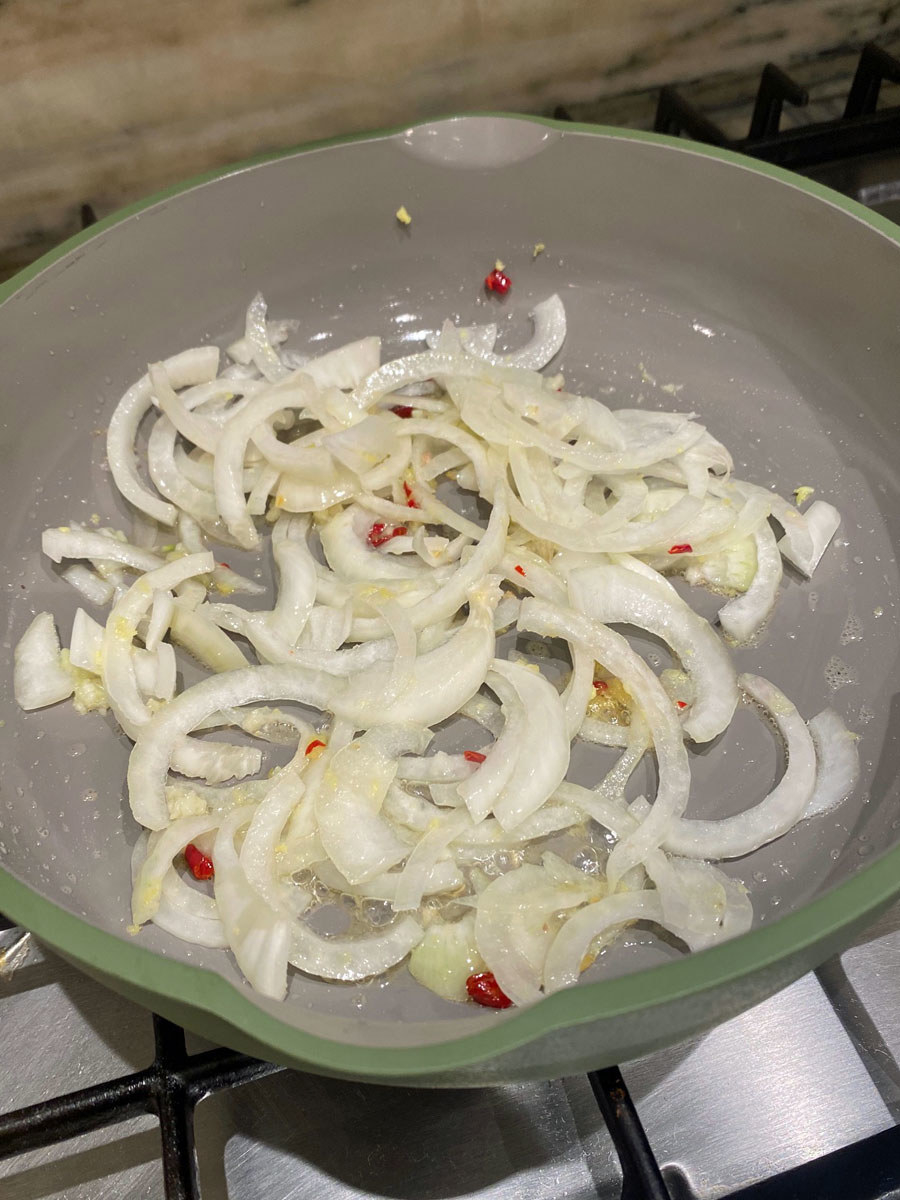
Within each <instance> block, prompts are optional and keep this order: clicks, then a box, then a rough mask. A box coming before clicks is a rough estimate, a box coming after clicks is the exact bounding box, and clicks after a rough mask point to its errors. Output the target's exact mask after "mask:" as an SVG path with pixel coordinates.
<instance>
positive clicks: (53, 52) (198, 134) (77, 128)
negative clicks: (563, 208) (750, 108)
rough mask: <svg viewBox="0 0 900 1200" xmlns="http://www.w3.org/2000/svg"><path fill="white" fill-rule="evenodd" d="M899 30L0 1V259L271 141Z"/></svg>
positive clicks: (785, 2) (853, 22)
mask: <svg viewBox="0 0 900 1200" xmlns="http://www.w3.org/2000/svg"><path fill="white" fill-rule="evenodd" d="M898 34H900V4H896V3H887V2H886V0H883V2H882V3H880V4H879V3H868V2H865V0H843V2H842V0H833V2H832V3H827V4H826V3H823V2H822V0H746V2H744V3H726V2H723V0H694V2H692V3H688V2H685V0H418V2H416V0H305V2H304V0H300V2H297V0H156V2H155V3H149V2H148V0H132V2H131V3H126V2H124V0H6V3H4V4H2V6H0V54H2V63H3V67H2V71H0V265H5V266H6V268H7V270H9V269H10V268H11V267H13V266H16V265H20V264H21V263H23V262H25V261H28V259H29V258H30V257H33V256H34V255H35V254H36V253H38V252H40V251H41V250H43V249H45V248H47V247H48V246H49V245H52V244H53V243H54V242H56V241H58V240H59V239H60V238H62V237H64V236H67V235H68V234H69V233H71V232H73V231H74V230H75V229H76V228H77V224H78V210H79V206H80V204H81V203H82V202H83V201H88V202H90V203H91V204H93V205H94V206H95V208H96V209H97V210H98V211H99V212H101V213H105V212H108V211H110V210H112V209H113V208H115V207H117V206H118V205H120V204H123V203H125V202H127V201H128V200H131V199H134V198H136V197H138V196H141V195H143V194H145V193H147V192H150V191H153V190H154V189H156V188H159V187H162V186H164V185H166V184H168V183H171V182H174V181H176V180H178V179H181V178H184V177H186V176H190V175H194V174H197V173H198V172H201V171H204V170H207V169H209V168H210V167H214V166H217V165H219V164H223V163H228V162H230V161H233V160H235V159H240V158H242V157H246V156H249V155H252V154H256V153H259V152H261V151H264V150H267V149H272V148H277V147H282V146H289V145H293V144H296V143H299V142H303V141H306V140H309V139H314V138H322V137H327V136H330V135H333V134H337V133H345V132H350V131H353V130H359V129H372V128H378V127H380V126H387V125H394V124H403V123H406V122H411V121H414V120H417V119H421V118H422V117H426V116H429V115H433V114H437V113H445V112H452V111H460V110H467V109H478V108H480V109H490V108H500V109H507V110H517V111H530V112H549V111H551V110H552V108H553V106H554V105H555V104H557V103H561V102H569V103H578V102H582V103H583V102H585V101H588V100H595V99H598V98H604V97H615V96H624V95H626V94H628V93H634V94H635V95H636V96H637V95H639V94H640V93H642V92H646V90H647V89H652V88H655V87H658V86H660V85H661V84H664V83H670V82H682V81H688V80H692V79H697V78H702V77H707V76H714V75H718V74H720V73H732V74H734V75H735V76H736V77H737V76H740V74H741V73H742V72H749V71H751V70H756V69H757V68H758V67H759V66H761V65H762V64H763V63H764V62H766V61H767V60H769V59H774V60H775V61H777V62H779V63H780V64H781V65H784V66H787V65H790V64H791V63H792V62H807V63H809V62H810V60H816V59H818V58H820V59H821V61H822V62H823V71H825V66H824V64H827V63H828V62H829V61H830V58H829V56H833V55H835V54H836V53H837V52H839V51H842V50H843V51H846V50H847V49H850V48H854V47H857V46H859V45H860V44H862V42H864V41H866V40H867V39H869V38H872V37H875V38H878V39H879V40H881V41H885V42H889V41H891V40H892V39H894V38H896V37H897V36H898ZM826 73H827V72H826ZM807 75H809V70H808V69H807ZM646 110H647V103H646V100H644V101H643V103H640V104H639V103H636V104H635V106H634V108H633V110H632V109H631V107H630V106H629V104H628V103H627V102H623V103H621V104H619V105H617V106H616V109H615V112H616V114H617V119H619V120H621V121H623V122H629V121H631V122H634V123H640V122H642V121H645V120H646Z"/></svg>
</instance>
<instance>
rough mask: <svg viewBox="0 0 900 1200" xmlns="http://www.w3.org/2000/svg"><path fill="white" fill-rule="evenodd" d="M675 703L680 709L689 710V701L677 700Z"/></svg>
mask: <svg viewBox="0 0 900 1200" xmlns="http://www.w3.org/2000/svg"><path fill="white" fill-rule="evenodd" d="M675 703H676V704H677V705H678V707H679V708H687V701H685V700H676V701H675Z"/></svg>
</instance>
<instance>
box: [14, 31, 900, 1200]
mask: <svg viewBox="0 0 900 1200" xmlns="http://www.w3.org/2000/svg"><path fill="white" fill-rule="evenodd" d="M885 79H886V80H890V81H892V82H900V63H898V62H896V60H894V59H892V58H890V57H889V56H887V55H886V54H885V53H884V52H883V51H880V50H878V49H877V48H876V47H867V48H866V50H865V51H864V52H863V55H862V57H861V60H860V64H859V69H858V70H857V74H856V78H855V80H854V82H853V85H852V87H851V89H850V94H849V96H848V100H847V106H846V110H845V113H844V115H843V117H842V118H840V119H838V120H833V121H828V122H822V123H818V124H809V123H807V124H802V123H801V124H795V125H794V126H793V128H790V129H786V130H784V131H780V128H779V126H780V122H781V109H782V105H783V103H785V102H787V103H789V104H791V105H795V106H796V105H803V104H804V103H805V101H806V93H805V91H804V89H803V88H800V87H798V86H797V85H796V84H795V83H794V82H793V81H792V80H791V79H790V78H789V77H788V76H787V75H785V74H784V72H782V71H780V70H779V69H778V68H777V67H775V66H769V67H767V68H766V70H765V72H764V74H763V78H762V81H761V84H760V90H759V95H758V98H757V103H756V106H755V108H754V111H753V115H752V117H751V121H750V128H749V131H748V135H747V137H745V138H741V139H729V138H727V137H726V136H725V134H724V133H723V132H722V131H721V129H720V128H719V127H718V126H717V125H716V124H714V123H713V122H712V121H711V120H710V119H709V118H708V117H706V116H704V115H703V114H702V113H700V112H698V111H697V110H696V109H695V108H693V107H692V106H691V105H690V104H689V103H687V102H686V101H685V100H684V99H683V98H682V97H681V96H680V95H679V94H678V93H677V92H674V91H673V90H672V89H664V91H663V93H662V95H661V97H660V106H659V110H658V113H657V121H656V125H657V128H658V129H660V130H662V131H664V132H669V133H685V134H687V135H689V136H691V137H693V138H696V139H698V140H701V141H708V142H713V143H716V144H719V145H723V144H729V145H733V146H734V147H735V148H736V149H740V150H743V151H744V152H746V153H750V154H754V155H756V156H758V157H760V158H764V159H766V160H767V161H772V162H778V163H780V164H782V165H785V166H788V167H790V168H792V169H794V170H801V171H803V173H805V174H808V175H811V176H813V177H815V178H817V179H819V180H820V181H822V182H824V183H828V184H829V185H830V186H832V187H836V188H838V189H839V190H841V191H844V192H846V193H847V194H848V195H852V196H854V197H855V198H856V199H858V200H860V201H861V202H862V203H864V204H868V205H870V206H871V207H873V208H875V209H877V210H878V211H880V212H882V213H883V214H884V215H886V216H888V217H891V218H892V219H896V220H900V108H897V109H887V110H885V109H881V110H879V109H878V107H877V100H878V92H879V87H880V83H881V81H882V80H885ZM557 115H559V116H561V117H565V115H566V114H565V113H564V112H558V114H557ZM83 220H84V223H85V224H89V223H91V221H92V220H93V213H92V211H91V209H90V208H89V206H87V205H85V206H84V209H83ZM898 965H900V905H898V906H896V907H894V908H893V909H891V910H890V911H889V912H887V913H886V914H885V915H884V916H883V917H882V918H881V920H880V921H879V922H878V923H877V924H875V925H874V926H873V927H872V928H871V929H870V930H869V931H868V932H867V933H866V934H865V935H864V936H863V937H862V938H861V939H860V940H859V941H858V942H857V943H856V945H854V946H853V947H852V948H851V949H849V950H847V951H846V952H845V953H844V954H843V955H841V956H840V958H835V959H832V960H831V961H829V962H828V963H826V964H825V965H824V966H823V967H821V968H820V969H819V970H818V971H816V972H815V973H813V974H810V975H807V976H806V977H805V978H803V979H801V980H799V981H798V982H797V983H795V984H794V985H793V986H792V987H790V988H788V989H786V990H785V991H783V992H781V993H779V994H778V995H776V996H774V997H772V998H771V999H769V1000H767V1001H766V1002H765V1003H763V1004H761V1005H759V1006H757V1007H756V1008H754V1009H752V1010H750V1011H749V1012H747V1013H745V1014H743V1015H742V1016H739V1017H737V1018H735V1019H734V1020H732V1021H729V1022H727V1023H726V1024H724V1025H721V1026H719V1027H718V1028H716V1029H714V1030H712V1031H711V1032H710V1033H707V1034H705V1035H703V1036H701V1037H699V1038H696V1039H694V1040H692V1041H690V1042H686V1043H684V1044H682V1045H679V1046H675V1047H673V1048H670V1049H667V1050H662V1051H659V1052H657V1053H654V1054H651V1055H648V1056H647V1057H645V1058H641V1059H638V1060H635V1061H633V1062H628V1063H624V1064H622V1065H621V1067H619V1068H609V1069H605V1070H602V1071H597V1072H592V1073H590V1074H588V1075H586V1076H578V1077H573V1078H567V1079H559V1080H554V1081H552V1082H548V1083H523V1084H515V1085H509V1086H504V1087H494V1088H489V1089H478V1090H475V1089H473V1090H459V1091H420V1090H416V1089H402V1088H387V1087H377V1086H372V1085H366V1086H361V1085H357V1084H351V1083H344V1082H340V1081H335V1080H329V1079H324V1078H320V1077H316V1076H313V1075H304V1074H301V1073H299V1072H296V1071H288V1070H285V1069H282V1068H279V1067H277V1066H274V1065H272V1064H269V1063H262V1062H258V1061H256V1060H254V1059H249V1058H247V1057H246V1056H244V1055H240V1054H237V1053H235V1052H233V1051H230V1050H227V1049H223V1048H221V1047H217V1046H211V1045H208V1044H206V1043H204V1042H203V1041H202V1040H201V1039H199V1038H196V1037H195V1036H194V1035H192V1034H186V1033H185V1032H184V1031H183V1030H180V1029H178V1028H177V1027H175V1026H173V1025H171V1024H169V1023H168V1022H166V1021H163V1020H162V1019H160V1018H158V1017H155V1016H152V1015H151V1014H150V1013H148V1012H146V1011H145V1010H143V1009H140V1008H138V1007H137V1006H135V1005H134V1004H131V1003H130V1002H129V1001H126V1000H124V999H122V998H121V997H119V996H118V995H116V994H114V993H113V992H110V991H108V990H107V989H105V988H103V987H102V986H101V985H99V984H97V983H94V982H93V981H92V980H90V979H88V978H87V977H86V976H84V975H82V974H81V973H80V972H77V971H76V970H75V969H74V968H72V967H70V966H69V965H68V964H67V963H66V962H64V961H63V960H61V959H59V958H57V957H56V956H55V955H53V954H51V953H50V952H48V951H46V950H44V949H43V948H42V947H40V946H39V945H37V944H36V943H35V941H34V939H33V938H31V936H30V935H29V934H27V933H25V932H24V931H22V930H21V929H17V928H15V927H11V926H9V925H8V924H6V923H2V924H0V1023H2V1024H0V1028H2V1034H3V1036H2V1053H3V1056H4V1063H3V1066H4V1070H3V1072H2V1076H0V1195H2V1196H3V1197H4V1200H50V1198H59V1200H63V1198H65V1200H103V1198H104V1197H107V1196H108V1197H116V1198H121V1197H129V1198H134V1200H137V1198H139V1197H151V1198H160V1200H161V1198H163V1197H164V1198H165V1200H195V1198H197V1197H200V1196H201V1195H202V1197H203V1200H225V1198H226V1197H228V1198H230V1200H238V1198H239V1200H257V1198H259V1200H263V1198H264V1200H306V1198H307V1197H316V1198H317V1200H318V1198H327V1200H332V1198H333V1200H345V1198H346V1200H349V1198H350V1197H357V1198H358V1197H382V1196H383V1197H391V1198H394V1200H407V1198H408V1200H454V1198H457V1197H460V1198H461V1197H475V1196H479V1197H497V1198H500V1197H504V1198H505V1197H517V1198H518V1197H524V1198H527V1200H562V1198H563V1197H568V1198H570V1200H588V1198H592V1200H593V1198H596V1197H600V1198H601V1200H719V1198H725V1197H728V1198H729V1200H838V1198H840V1200H900V970H898Z"/></svg>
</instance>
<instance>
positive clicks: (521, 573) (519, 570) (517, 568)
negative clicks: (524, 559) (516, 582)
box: [516, 563, 525, 575]
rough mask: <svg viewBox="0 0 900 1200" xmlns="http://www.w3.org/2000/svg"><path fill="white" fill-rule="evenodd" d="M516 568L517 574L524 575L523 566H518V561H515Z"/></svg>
mask: <svg viewBox="0 0 900 1200" xmlns="http://www.w3.org/2000/svg"><path fill="white" fill-rule="evenodd" d="M516 570H517V571H518V572H519V574H520V575H524V574H525V568H524V567H520V566H519V564H518V563H516Z"/></svg>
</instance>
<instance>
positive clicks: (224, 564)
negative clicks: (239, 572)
mask: <svg viewBox="0 0 900 1200" xmlns="http://www.w3.org/2000/svg"><path fill="white" fill-rule="evenodd" d="M218 565H219V566H220V567H224V568H225V570H226V571H230V570H231V567H229V565H228V563H219V564H218Z"/></svg>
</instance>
